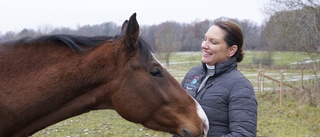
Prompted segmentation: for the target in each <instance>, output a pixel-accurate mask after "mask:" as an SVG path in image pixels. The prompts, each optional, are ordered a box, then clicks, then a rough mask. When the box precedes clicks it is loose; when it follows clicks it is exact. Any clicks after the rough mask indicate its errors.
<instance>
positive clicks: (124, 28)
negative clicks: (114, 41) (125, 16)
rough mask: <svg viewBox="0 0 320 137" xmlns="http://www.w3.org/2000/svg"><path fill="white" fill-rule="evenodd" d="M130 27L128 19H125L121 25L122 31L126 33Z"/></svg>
mask: <svg viewBox="0 0 320 137" xmlns="http://www.w3.org/2000/svg"><path fill="white" fill-rule="evenodd" d="M127 27H128V20H126V21H124V22H123V24H122V27H121V33H125V31H126V30H127Z"/></svg>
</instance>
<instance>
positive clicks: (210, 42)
mask: <svg viewBox="0 0 320 137" xmlns="http://www.w3.org/2000/svg"><path fill="white" fill-rule="evenodd" d="M225 33H226V32H225V31H224V30H223V29H221V28H219V27H218V26H215V25H213V26H211V27H210V28H209V29H208V31H207V33H206V34H205V37H204V40H203V42H202V43H201V48H202V62H203V63H206V64H208V65H210V66H212V65H215V64H217V63H220V62H223V61H225V60H227V59H228V58H229V57H228V53H229V52H230V51H229V48H228V46H227V43H226V41H224V39H223V38H224V35H225Z"/></svg>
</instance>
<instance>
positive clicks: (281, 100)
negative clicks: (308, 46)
mask: <svg viewBox="0 0 320 137" xmlns="http://www.w3.org/2000/svg"><path fill="white" fill-rule="evenodd" d="M280 75H281V80H280V109H282V102H283V70H281V71H280Z"/></svg>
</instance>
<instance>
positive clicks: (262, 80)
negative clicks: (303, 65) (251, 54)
mask: <svg viewBox="0 0 320 137" xmlns="http://www.w3.org/2000/svg"><path fill="white" fill-rule="evenodd" d="M279 75H280V78H279V79H276V78H273V77H271V76H267V75H266V74H265V70H264V69H260V70H258V92H264V89H265V79H267V80H270V81H272V82H273V83H277V84H279V87H280V88H279V98H280V100H279V101H280V106H282V104H283V94H284V88H289V89H292V90H290V91H293V93H292V94H295V91H303V90H304V91H306V90H307V89H305V88H304V70H303V69H302V73H301V80H300V81H301V85H300V86H299V85H295V86H294V85H292V84H289V83H287V82H285V81H284V79H285V75H284V71H283V70H280V72H279ZM274 90H275V88H274Z"/></svg>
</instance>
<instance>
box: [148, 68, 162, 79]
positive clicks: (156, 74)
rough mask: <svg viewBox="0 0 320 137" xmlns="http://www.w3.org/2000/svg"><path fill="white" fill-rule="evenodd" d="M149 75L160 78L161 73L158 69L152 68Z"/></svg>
mask: <svg viewBox="0 0 320 137" xmlns="http://www.w3.org/2000/svg"><path fill="white" fill-rule="evenodd" d="M150 74H151V75H152V76H154V77H162V76H163V75H162V71H161V69H160V68H158V67H154V68H153V69H152V70H151V71H150Z"/></svg>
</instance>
